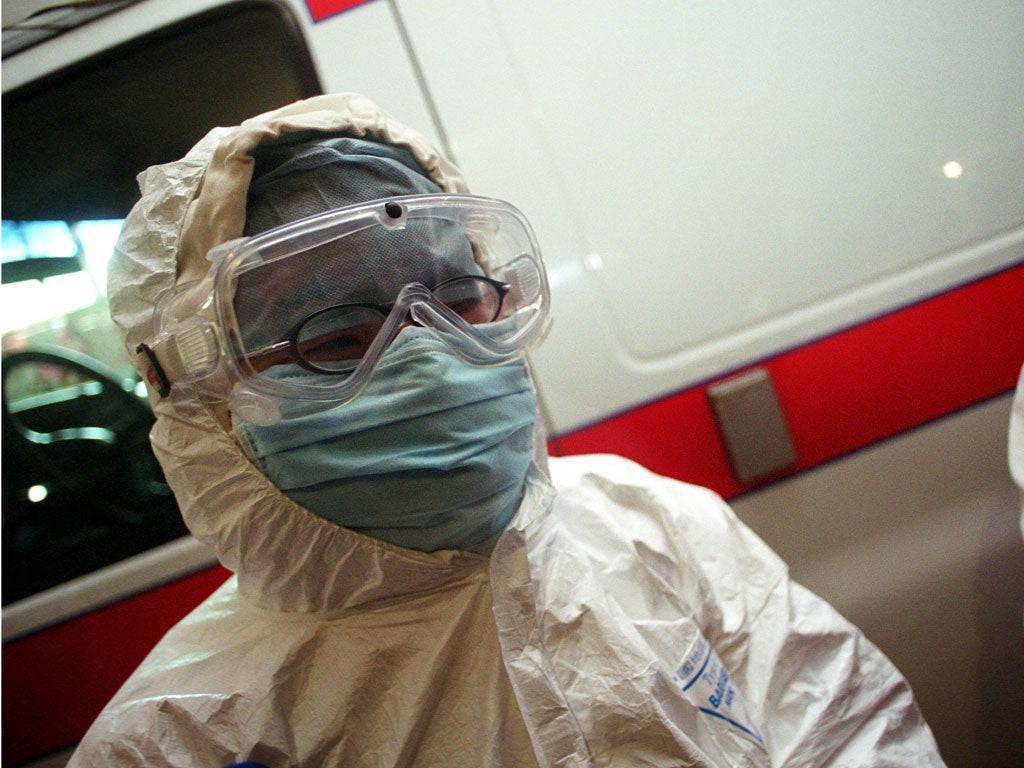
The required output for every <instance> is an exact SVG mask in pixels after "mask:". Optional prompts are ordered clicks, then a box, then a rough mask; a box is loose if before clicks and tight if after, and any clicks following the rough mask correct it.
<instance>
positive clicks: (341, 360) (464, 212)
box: [139, 194, 550, 405]
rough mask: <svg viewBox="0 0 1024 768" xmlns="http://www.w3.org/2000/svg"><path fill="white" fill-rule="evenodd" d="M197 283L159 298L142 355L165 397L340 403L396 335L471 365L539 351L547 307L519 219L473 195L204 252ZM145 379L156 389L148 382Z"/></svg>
mask: <svg viewBox="0 0 1024 768" xmlns="http://www.w3.org/2000/svg"><path fill="white" fill-rule="evenodd" d="M208 258H209V259H210V261H211V262H212V266H211V268H210V270H209V271H208V273H207V275H206V276H205V277H204V278H203V279H202V280H199V281H196V282H193V283H188V284H185V285H180V286H178V287H176V288H174V289H173V290H172V291H170V292H168V293H167V294H165V295H164V296H163V297H162V298H161V300H160V301H159V302H158V303H157V307H156V310H155V313H154V334H153V340H152V341H151V342H150V343H149V344H143V345H140V347H139V352H141V353H145V354H146V355H147V356H148V357H149V360H150V362H151V363H152V366H153V370H154V375H155V379H156V381H155V382H154V383H155V384H156V387H157V389H158V390H160V391H161V394H162V395H165V396H166V394H167V393H168V392H170V390H171V387H172V385H182V386H183V387H185V388H186V389H188V391H190V392H192V391H196V392H198V393H199V394H200V395H201V396H203V395H205V396H206V398H207V399H214V400H229V401H231V400H233V401H235V402H241V401H242V400H244V399H245V398H257V400H258V399H259V398H264V399H266V398H270V399H272V400H277V401H282V400H288V401H295V400H299V401H309V402H310V403H321V404H330V405H335V404H341V403H344V402H347V401H349V400H351V399H352V398H354V397H355V396H356V395H357V394H358V393H359V391H360V389H361V388H362V387H363V386H364V385H365V383H366V381H367V380H368V379H369V377H370V375H371V374H372V372H373V370H374V368H375V367H376V366H377V364H378V363H379V362H380V359H381V357H382V355H383V354H384V352H385V351H386V350H387V348H388V346H389V345H390V344H391V343H392V341H394V339H395V337H396V336H397V335H398V333H399V331H401V329H402V328H404V327H406V326H408V325H417V326H421V327H423V328H427V329H429V330H430V331H432V332H433V334H434V335H436V336H437V337H438V338H440V339H442V340H443V341H444V342H445V343H446V344H447V345H448V346H449V347H450V348H451V349H452V351H453V352H455V353H456V354H457V355H459V356H460V357H461V358H463V359H464V360H466V361H467V362H469V363H471V364H474V365H495V364H499V363H502V362H505V361H508V360H510V359H511V358H513V357H515V356H517V355H519V354H520V353H521V352H522V351H523V350H524V349H526V348H527V347H529V346H530V345H531V344H533V343H535V342H536V341H538V340H539V339H540V338H541V337H542V336H543V334H544V332H545V331H546V329H547V325H548V315H549V303H550V295H549V291H548V282H547V276H546V274H545V271H544V263H543V261H542V259H541V255H540V250H539V248H538V246H537V242H536V238H535V237H534V235H533V231H532V230H531V228H530V225H529V223H528V222H527V221H526V219H525V217H524V216H523V215H522V213H520V212H519V211H518V210H517V209H516V208H514V207H513V206H511V205H509V204H508V203H504V202H501V201H498V200H492V199H489V198H483V197H475V196H471V195H445V194H439V195H411V196H404V197H393V198H388V199H386V200H377V201H373V202H368V203H362V204H359V205H353V206H349V207H346V208H341V209H338V210H334V211H329V212H327V213H323V214H318V215H316V216H312V217H309V218H307V219H302V220H300V221H296V222H293V223H290V224H286V225H284V226H281V227H277V228H275V229H272V230H270V231H268V232H264V233H262V234H260V235H257V236H255V237H251V238H243V239H240V240H234V241H231V242H229V243H225V244H224V245H221V246H218V247H217V248H215V249H213V250H212V251H211V252H210V254H209V255H208ZM152 378H153V377H152V376H151V379H152Z"/></svg>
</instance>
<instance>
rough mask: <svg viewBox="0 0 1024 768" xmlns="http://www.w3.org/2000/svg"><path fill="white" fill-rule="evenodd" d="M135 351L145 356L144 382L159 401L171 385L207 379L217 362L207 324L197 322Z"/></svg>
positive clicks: (213, 335) (213, 338)
mask: <svg viewBox="0 0 1024 768" xmlns="http://www.w3.org/2000/svg"><path fill="white" fill-rule="evenodd" d="M135 351H136V352H137V353H139V354H144V355H145V356H146V358H147V360H148V362H149V369H148V370H147V375H146V378H147V380H148V381H149V383H150V385H152V386H153V388H154V389H156V391H157V392H158V393H159V394H160V396H161V397H167V395H168V394H169V393H170V388H171V384H173V383H174V382H177V381H195V380H197V379H202V378H205V377H207V376H209V375H210V374H211V373H213V372H214V371H215V370H216V368H217V365H218V362H219V351H218V348H217V338H216V334H215V332H214V330H213V328H212V327H211V326H210V324H209V323H207V322H205V321H203V320H201V319H199V318H196V320H195V321H194V322H191V323H188V324H186V325H184V326H182V327H180V328H179V329H177V331H176V332H175V333H173V334H166V335H162V336H160V337H159V338H157V339H156V340H154V341H153V343H152V344H140V345H139V346H138V347H137V348H136V350H135Z"/></svg>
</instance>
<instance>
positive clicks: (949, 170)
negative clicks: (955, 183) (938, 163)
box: [942, 160, 964, 179]
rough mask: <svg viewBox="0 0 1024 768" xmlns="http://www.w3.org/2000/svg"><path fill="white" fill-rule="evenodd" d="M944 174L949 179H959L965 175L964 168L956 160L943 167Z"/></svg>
mask: <svg viewBox="0 0 1024 768" xmlns="http://www.w3.org/2000/svg"><path fill="white" fill-rule="evenodd" d="M942 172H943V174H945V176H946V178H947V179H959V178H960V177H961V176H963V175H964V167H963V166H962V165H960V163H958V162H957V161H956V160H950V161H949V162H948V163H946V164H945V165H944V166H942Z"/></svg>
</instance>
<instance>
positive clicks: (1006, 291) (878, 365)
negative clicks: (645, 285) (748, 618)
mask: <svg viewBox="0 0 1024 768" xmlns="http://www.w3.org/2000/svg"><path fill="white" fill-rule="evenodd" d="M1022 362H1024V265H1017V266H1014V267H1011V268H1010V269H1007V270H1005V271H1003V272H1000V273H998V274H995V275H992V276H990V277H987V278H984V279H981V280H978V281H976V282H973V283H970V284H968V285H964V286H961V287H959V288H957V289H955V290H952V291H950V292H948V293H944V294H941V295H939V296H935V297H933V298H930V299H927V300H925V301H921V302H919V303H916V304H913V305H911V306H909V307H905V308H903V309H900V310H898V311H896V312H893V313H891V314H887V315H885V316H882V317H879V318H875V319H873V320H871V321H869V322H867V323H864V324H861V325H858V326H855V327H853V328H849V329H847V330H844V331H842V332H840V333H836V334H834V335H832V336H828V337H826V338H823V339H820V340H818V341H815V342H813V343H811V344H808V345H805V346H802V347H799V348H797V349H793V350H790V351H787V352H784V353H781V354H779V355H776V356H774V357H771V358H767V359H765V360H763V361H760V362H758V363H756V364H755V365H759V366H761V367H764V368H766V369H767V370H768V372H769V373H770V374H771V377H772V381H773V383H774V385H775V389H776V392H777V394H778V398H779V403H780V405H781V407H782V411H783V414H784V415H785V417H786V420H787V422H788V424H789V428H790V431H791V434H792V437H793V442H794V444H795V446H796V451H797V456H798V461H797V463H796V465H795V466H793V467H791V468H789V469H788V470H786V471H784V472H782V473H779V474H777V475H775V476H773V477H771V478H768V480H769V481H770V480H776V479H778V478H779V477H783V476H787V475H791V474H793V473H796V472H800V471H802V470H806V469H808V468H811V467H814V466H817V465H819V464H821V463H823V462H826V461H829V460H831V459H835V458H837V457H840V456H843V455H845V454H848V453H850V452H851V451H855V450H857V449H860V448H863V447H865V446H869V445H871V444H873V443H876V442H878V441H880V440H884V439H886V438H889V437H893V436H895V435H898V434H900V433H902V432H905V431H907V430H909V429H912V428H914V427H917V426H920V425H923V424H926V423H928V422H930V421H933V420H934V419H937V418H940V417H942V416H946V415H949V414H952V413H955V412H956V411H959V410H961V409H963V408H966V407H969V406H971V405H974V404H977V403H980V402H983V401H984V400H986V399H988V398H991V397H993V396H995V395H998V394H1001V393H1004V392H1007V391H1009V390H1011V389H1012V388H1013V387H1014V385H1015V384H1016V381H1017V376H1018V373H1019V371H1020V367H1021V364H1022ZM751 367H753V366H751ZM737 373H742V371H740V372H737ZM723 378H728V377H723ZM721 380H723V379H717V380H716V381H721ZM714 383H715V382H713V381H712V382H705V383H703V384H701V385H699V386H695V387H692V388H689V389H686V390H683V391H680V392H678V393H675V394H673V395H670V396H668V397H666V398H663V399H660V400H658V401H656V402H652V403H649V404H647V405H643V406H640V407H638V408H636V409H634V410H631V411H629V412H627V413H624V414H621V415H618V416H615V417H612V418H610V419H607V420H605V421H602V422H600V423H597V424H594V425H591V426H588V427H585V428H583V429H580V430H578V431H575V432H572V433H569V434H566V435H562V436H560V437H557V438H555V439H554V440H552V441H551V450H552V453H554V454H556V455H559V454H580V453H600V452H608V453H618V454H621V455H623V456H627V457H629V458H631V459H634V460H636V461H638V462H640V463H641V464H643V465H644V466H646V467H648V468H650V469H651V470H653V471H655V472H658V473H659V474H663V475H667V476H669V477H675V478H678V479H680V480H685V481H688V482H691V483H696V484H699V485H704V486H707V487H710V488H713V489H714V490H716V491H717V492H718V493H720V494H722V495H723V496H725V497H727V498H728V497H731V496H735V495H736V494H738V493H741V492H743V491H745V490H749V489H750V488H752V487H756V486H757V485H758V484H763V483H764V482H765V481H760V482H759V483H755V484H742V483H740V482H738V481H737V480H736V479H735V478H734V477H733V474H732V472H731V470H730V467H729V461H728V458H727V456H726V453H725V449H724V447H723V446H722V443H721V440H720V438H719V435H718V430H717V428H716V426H715V421H714V417H713V415H712V411H711V407H710V404H709V401H708V398H707V394H706V391H707V387H708V386H709V385H711V384H714Z"/></svg>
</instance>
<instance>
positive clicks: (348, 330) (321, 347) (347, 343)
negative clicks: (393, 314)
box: [295, 304, 384, 371]
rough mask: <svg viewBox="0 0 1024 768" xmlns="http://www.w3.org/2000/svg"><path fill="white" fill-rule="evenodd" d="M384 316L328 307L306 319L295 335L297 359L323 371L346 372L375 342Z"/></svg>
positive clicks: (366, 310) (358, 309) (347, 307)
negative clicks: (298, 357)
mask: <svg viewBox="0 0 1024 768" xmlns="http://www.w3.org/2000/svg"><path fill="white" fill-rule="evenodd" d="M383 322H384V315H382V314H381V313H380V312H379V311H378V310H376V309H373V308H371V307H363V306H358V305H351V304H349V305H344V306H340V307H331V308H330V309H325V310H323V311H322V312H318V313H317V314H315V315H313V316H312V317H310V318H309V319H308V320H306V321H305V322H304V323H303V324H302V325H301V326H300V327H299V328H298V329H297V330H296V332H295V348H296V349H297V350H298V353H299V356H300V357H301V358H302V359H303V360H304V361H306V362H307V363H310V364H312V365H313V366H314V367H315V368H317V369H321V370H325V371H336V370H350V369H351V368H352V367H353V363H356V362H358V361H359V360H360V359H362V357H363V355H365V354H366V350H367V349H369V347H370V345H371V344H372V343H373V340H374V339H375V338H377V334H378V333H379V332H380V329H381V326H382V325H383Z"/></svg>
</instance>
